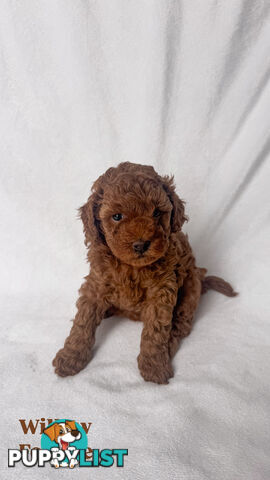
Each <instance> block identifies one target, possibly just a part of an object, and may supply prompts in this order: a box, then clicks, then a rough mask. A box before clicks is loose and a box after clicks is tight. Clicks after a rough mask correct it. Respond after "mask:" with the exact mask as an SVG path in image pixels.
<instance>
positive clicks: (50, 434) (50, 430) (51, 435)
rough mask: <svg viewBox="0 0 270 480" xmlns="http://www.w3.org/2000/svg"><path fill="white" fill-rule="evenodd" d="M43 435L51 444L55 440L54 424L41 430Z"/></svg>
mask: <svg viewBox="0 0 270 480" xmlns="http://www.w3.org/2000/svg"><path fill="white" fill-rule="evenodd" d="M43 433H46V435H48V437H49V439H50V440H51V441H52V442H53V441H54V440H55V439H56V432H55V424H53V425H51V426H50V427H47V428H45V429H44V430H43Z"/></svg>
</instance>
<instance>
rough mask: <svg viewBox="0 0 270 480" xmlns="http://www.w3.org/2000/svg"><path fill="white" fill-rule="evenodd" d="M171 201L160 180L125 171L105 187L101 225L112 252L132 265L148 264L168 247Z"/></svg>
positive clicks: (101, 208) (100, 211)
mask: <svg viewBox="0 0 270 480" xmlns="http://www.w3.org/2000/svg"><path fill="white" fill-rule="evenodd" d="M171 212H172V204H171V202H170V200H169V198H168V196H167V194H166V192H165V190H164V189H163V188H162V187H161V186H160V185H159V183H158V182H157V181H155V180H153V179H151V178H141V179H139V178H137V180H136V179H134V178H133V177H132V176H130V175H128V174H126V175H125V174H123V175H121V177H119V179H118V182H117V184H115V185H113V184H112V185H110V186H109V187H107V188H106V187H105V189H104V193H103V200H102V205H101V207H100V210H99V218H100V222H101V225H100V226H101V229H102V231H103V233H104V236H105V239H106V243H107V245H108V247H109V248H110V250H111V251H112V253H113V254H114V255H115V256H116V257H117V258H118V259H120V260H121V261H122V262H124V263H127V264H129V265H133V266H144V265H149V264H151V263H153V262H155V261H156V260H158V259H159V258H160V257H162V256H163V255H164V253H165V252H166V250H167V248H168V239H169V235H170V231H171V229H170V219H171Z"/></svg>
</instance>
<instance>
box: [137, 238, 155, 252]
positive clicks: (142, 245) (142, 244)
mask: <svg viewBox="0 0 270 480" xmlns="http://www.w3.org/2000/svg"><path fill="white" fill-rule="evenodd" d="M150 243H151V242H149V240H146V241H144V240H138V241H137V242H134V243H133V250H134V252H136V253H144V252H146V250H148V248H149V247H150Z"/></svg>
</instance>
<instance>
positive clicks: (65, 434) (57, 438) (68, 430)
mask: <svg viewBox="0 0 270 480" xmlns="http://www.w3.org/2000/svg"><path fill="white" fill-rule="evenodd" d="M44 433H45V434H46V435H48V437H49V438H50V440H51V441H52V442H56V443H58V447H57V448H56V447H52V448H51V451H52V452H58V451H59V450H64V451H65V450H69V452H70V453H72V452H73V451H74V450H75V447H70V446H69V444H70V443H72V442H75V440H79V439H80V438H81V433H80V432H79V430H77V428H76V425H75V422H74V421H73V420H72V421H71V420H66V421H65V422H61V423H53V425H51V426H50V427H47V428H45V429H44ZM50 463H51V466H52V467H55V468H59V467H69V468H74V467H75V466H76V465H77V464H78V460H77V458H71V459H70V460H69V462H61V463H59V460H58V458H56V457H55V458H54V457H53V459H52V460H51V462H50Z"/></svg>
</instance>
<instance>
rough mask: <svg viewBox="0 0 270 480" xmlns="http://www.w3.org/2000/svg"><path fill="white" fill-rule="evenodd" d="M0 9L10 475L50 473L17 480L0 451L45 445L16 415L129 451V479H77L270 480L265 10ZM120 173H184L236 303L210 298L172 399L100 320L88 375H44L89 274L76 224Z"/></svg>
mask: <svg viewBox="0 0 270 480" xmlns="http://www.w3.org/2000/svg"><path fill="white" fill-rule="evenodd" d="M0 10H1V11H0V34H1V50H0V53H1V56H0V68H1V120H0V122H1V124H0V125H1V140H0V143H1V145H0V148H1V157H0V158H1V173H0V177H1V191H0V209H1V248H0V260H1V300H2V302H1V322H2V326H1V337H2V340H1V363H2V366H1V369H0V373H1V385H2V387H1V405H0V407H1V415H2V420H1V423H2V426H3V436H2V440H1V447H2V448H3V458H2V460H1V466H0V468H1V469H2V470H3V478H17V475H18V474H19V476H20V478H21V479H26V478H33V475H34V477H35V478H42V479H45V478H51V475H52V471H51V469H50V467H49V466H47V467H46V468H44V469H38V468H37V467H36V468H35V469H34V471H33V470H32V469H27V468H23V467H20V466H17V467H16V468H15V469H11V468H10V469H7V448H16V447H17V446H18V444H19V443H31V444H32V446H34V445H39V442H40V438H39V437H40V436H39V435H38V434H36V435H34V436H31V435H27V436H25V435H23V432H22V429H21V427H20V424H19V422H18V419H19V418H25V419H27V421H28V420H29V419H30V418H31V419H33V420H35V419H39V418H41V417H45V418H51V417H52V418H63V417H69V418H74V419H75V420H78V421H91V422H93V426H92V427H91V430H90V434H89V445H90V446H92V447H93V448H111V447H112V448H117V447H119V448H128V449H129V456H128V458H127V460H126V466H125V467H124V469H117V468H115V467H112V468H111V469H109V470H107V469H102V468H96V469H95V471H94V473H93V472H92V471H91V470H90V471H89V470H88V469H77V470H75V471H74V472H73V473H72V475H73V476H75V477H76V478H79V477H80V478H89V475H90V476H91V474H94V475H95V478H108V477H110V478H112V479H115V478H118V479H119V478H125V479H132V480H133V479H142V478H146V479H156V478H158V479H170V480H171V479H179V478H183V479H187V480H189V479H190V480H196V479H199V480H203V479H213V480H219V479H220V480H221V479H222V480H227V479H228V480H234V479H236V478H237V479H238V480H239V479H245V480H249V479H250V480H254V478H256V479H257V480H266V479H268V478H269V475H270V458H269V443H270V438H269V437H270V434H269V432H270V408H269V406H270V392H269V378H270V371H269V370H270V369H269V364H270V341H269V338H270V326H269V313H270V308H269V307H270V302H269V290H268V287H269V283H268V278H269V273H268V272H269V270H268V267H269V253H270V252H269V193H268V191H269V190H268V187H269V147H270V136H269V131H270V130H269V126H270V125H269V123H270V122H269V111H270V86H269V72H270V70H269V68H270V59H269V51H270V33H269V28H270V13H269V10H270V3H269V2H268V1H263V0H228V1H224V2H217V1H216V0H205V1H203V2H202V1H201V2H200V1H199V0H197V1H195V0H182V1H170V0H163V1H161V0H145V1H142V0H137V1H135V0H111V1H106V0H103V1H101V0H100V1H86V0H62V1H61V0H46V1H45V0H44V1H43V0H38V1H36V0H28V1H27V2H26V1H25V2H20V1H10V0H9V1H8V0H7V1H5V0H3V1H2V2H1V6H0ZM125 160H129V161H132V162H138V163H145V164H152V165H154V166H155V167H156V169H157V170H158V171H159V172H161V173H174V174H175V179H176V182H177V190H178V192H179V194H180V195H181V197H182V198H184V199H186V201H187V213H188V215H189V216H190V222H189V224H187V226H186V227H185V229H186V231H187V232H188V233H189V236H190V240H191V243H192V245H193V248H194V252H195V254H196V257H197V259H198V264H199V265H200V266H206V267H207V268H208V269H209V272H210V273H216V274H219V275H222V276H224V278H226V279H228V280H230V281H231V282H232V283H233V285H234V286H235V287H236V289H237V290H238V291H240V296H239V297H238V298H236V299H227V298H225V297H222V296H220V295H218V294H216V293H209V294H208V295H207V296H205V297H204V298H203V299H202V302H201V305H200V308H199V311H198V314H197V321H196V323H195V327H194V330H193V333H192V335H191V336H190V337H189V338H188V339H186V340H185V342H183V344H182V347H181V349H180V351H179V352H178V354H177V355H176V357H175V360H174V368H175V377H174V379H172V380H171V381H170V384H169V385H168V386H166V387H164V386H157V385H153V384H148V383H144V382H143V380H142V379H141V378H140V376H139V373H138V370H137V363H136V356H137V353H138V350H139V342H140V332H141V325H139V324H135V323H133V322H130V321H128V320H119V319H109V320H106V321H104V323H103V325H102V326H101V327H100V330H99V333H98V339H97V348H96V350H95V356H94V359H93V361H92V362H91V364H90V365H89V366H88V367H87V368H86V369H85V370H84V371H83V372H82V373H80V374H79V375H78V376H76V377H74V378H67V379H59V378H57V377H56V376H55V375H54V373H53V370H52V367H51V360H52V358H53V356H54V354H55V352H56V351H57V350H58V348H59V347H60V346H61V345H62V342H63V340H64V338H65V337H66V335H67V333H68V331H69V329H70V321H69V320H70V319H71V318H72V316H73V315H74V312H75V307H74V305H75V301H76V297H77V290H78V288H79V286H80V284H81V282H82V278H83V276H84V275H85V274H86V273H87V271H88V266H87V264H86V261H85V257H86V251H85V248H84V245H83V234H82V226H81V224H80V222H79V221H78V220H77V219H76V208H77V207H79V206H80V205H82V204H83V203H84V201H85V200H86V199H87V196H88V193H89V190H90V186H91V183H92V182H93V181H94V180H95V179H96V177H97V176H98V175H100V174H101V173H102V172H104V171H105V170H106V169H107V168H108V167H109V166H112V165H116V164H117V163H119V162H120V161H125ZM267 160H268V161H267ZM57 475H59V477H61V478H63V477H64V476H66V475H67V472H66V471H59V472H58V473H57Z"/></svg>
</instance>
